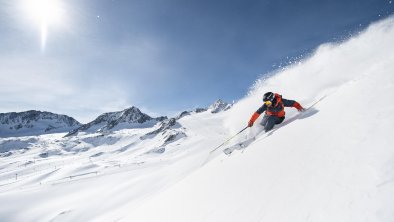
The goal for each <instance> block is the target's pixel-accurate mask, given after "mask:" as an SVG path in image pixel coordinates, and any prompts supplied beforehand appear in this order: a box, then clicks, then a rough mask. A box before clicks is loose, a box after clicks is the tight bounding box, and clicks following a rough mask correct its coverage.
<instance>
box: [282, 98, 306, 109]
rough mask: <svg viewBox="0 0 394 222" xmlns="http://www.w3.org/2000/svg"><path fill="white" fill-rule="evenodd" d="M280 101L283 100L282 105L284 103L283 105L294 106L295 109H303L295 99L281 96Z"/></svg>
mask: <svg viewBox="0 0 394 222" xmlns="http://www.w3.org/2000/svg"><path fill="white" fill-rule="evenodd" d="M282 102H283V105H284V106H285V107H294V108H296V109H297V110H302V109H303V107H302V106H301V105H300V104H299V103H298V102H296V101H294V100H290V99H283V98H282Z"/></svg>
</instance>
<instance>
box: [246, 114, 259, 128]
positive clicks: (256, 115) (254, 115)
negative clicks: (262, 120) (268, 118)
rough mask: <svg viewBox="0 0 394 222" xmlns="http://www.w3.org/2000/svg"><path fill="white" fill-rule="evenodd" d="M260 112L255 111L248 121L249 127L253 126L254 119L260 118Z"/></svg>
mask: <svg viewBox="0 0 394 222" xmlns="http://www.w3.org/2000/svg"><path fill="white" fill-rule="evenodd" d="M259 116H260V114H259V113H258V112H255V113H253V115H252V117H251V118H250V120H249V122H248V127H252V126H253V124H254V121H256V119H257V118H259Z"/></svg>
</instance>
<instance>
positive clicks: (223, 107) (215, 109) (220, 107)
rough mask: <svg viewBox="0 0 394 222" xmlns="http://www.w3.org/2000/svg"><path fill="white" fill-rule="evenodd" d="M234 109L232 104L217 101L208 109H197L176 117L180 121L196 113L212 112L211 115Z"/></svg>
mask: <svg viewBox="0 0 394 222" xmlns="http://www.w3.org/2000/svg"><path fill="white" fill-rule="evenodd" d="M231 107H232V104H229V103H227V102H225V101H223V100H221V99H218V100H216V101H215V102H214V103H213V104H212V105H210V106H208V107H207V108H196V109H194V110H192V111H183V112H181V113H180V114H179V115H177V116H176V117H175V119H180V118H182V117H184V116H189V115H192V114H195V113H202V112H205V111H210V112H211V113H219V112H223V111H227V110H229V109H230V108H231Z"/></svg>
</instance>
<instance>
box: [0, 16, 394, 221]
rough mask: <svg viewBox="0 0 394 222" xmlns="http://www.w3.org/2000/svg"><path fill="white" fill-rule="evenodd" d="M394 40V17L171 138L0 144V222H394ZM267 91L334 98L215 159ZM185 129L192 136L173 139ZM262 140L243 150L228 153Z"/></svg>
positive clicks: (95, 137) (121, 136)
mask: <svg viewBox="0 0 394 222" xmlns="http://www.w3.org/2000/svg"><path fill="white" fill-rule="evenodd" d="M393 39H394V18H393V17H391V18H388V19H385V20H383V21H380V22H378V23H375V24H372V25H371V26H370V27H369V28H368V29H366V30H365V31H364V32H363V33H361V34H360V35H358V36H355V37H353V38H351V39H349V40H348V41H346V42H343V43H341V44H324V45H322V46H320V47H319V48H318V49H317V50H316V52H315V53H314V54H313V55H311V56H310V58H307V59H305V60H303V61H300V62H299V63H297V64H295V65H293V66H290V67H287V69H285V70H281V71H278V72H277V73H275V74H273V75H271V77H270V78H268V79H266V80H264V81H263V80H261V81H257V82H256V84H255V86H254V87H253V89H252V91H251V92H250V93H249V95H247V96H246V97H245V98H244V99H242V100H240V101H238V102H237V103H236V104H234V106H233V107H232V108H231V109H230V110H228V111H225V112H221V113H216V114H212V113H210V112H209V111H207V112H202V113H194V114H192V115H187V116H184V117H183V118H181V119H180V120H178V121H177V122H178V123H179V126H178V127H177V128H176V129H171V130H172V131H171V130H169V131H167V132H166V133H159V134H157V135H153V136H148V137H146V138H144V137H143V136H144V135H146V134H147V133H149V132H152V131H153V130H155V129H157V127H158V126H154V127H153V128H140V129H122V130H118V131H114V132H112V133H107V134H100V133H88V134H83V133H81V134H80V135H78V136H74V137H69V138H62V136H63V135H65V134H64V133H63V134H51V135H42V136H34V137H33V136H31V137H15V138H3V139H0V152H1V153H0V154H1V157H0V160H1V162H0V205H1V206H2V207H1V208H0V218H1V221H11V222H12V221H56V222H57V221H152V222H153V221H171V222H177V221H179V222H184V221H189V222H191V221H199V222H200V221H212V222H217V221H228V222H231V221H234V222H235V221H267V222H271V221H275V222H281V221H283V222H297V221H330V222H332V221H346V222H348V221H357V222H361V221H369V222H370V221H373V222H381V221H382V222H391V221H394V211H393V207H392V206H394V198H393V197H394V150H393V149H392V144H393V143H394V138H393V137H392V136H391V135H392V132H393V125H394V118H392V117H391V116H392V113H393V112H394V105H392V104H391V103H392V102H391V98H394V75H393V72H394V62H393V61H394V53H393V52H394V41H393ZM266 91H275V92H278V93H281V94H282V95H283V97H284V98H287V99H295V100H297V101H299V102H300V103H301V104H303V105H305V106H308V104H313V102H314V101H316V100H318V99H319V98H322V97H323V96H325V95H327V96H326V97H325V98H324V99H323V100H321V101H320V102H319V103H317V104H316V105H315V106H314V107H313V109H311V110H310V111H308V113H306V114H305V115H297V112H296V111H295V109H291V108H286V113H287V115H286V120H285V122H284V123H283V124H282V125H281V126H279V127H278V126H277V127H276V128H275V129H274V130H275V131H272V132H270V133H268V134H264V133H262V134H259V133H260V132H261V131H262V127H261V126H260V125H259V124H257V123H256V124H255V126H254V127H253V128H251V129H248V130H246V131H245V132H244V133H242V134H241V135H239V136H238V137H236V138H234V139H233V140H231V141H230V142H229V143H228V144H226V145H225V146H223V147H222V148H221V149H219V150H218V151H216V152H213V153H212V155H209V152H210V151H211V150H212V149H213V148H215V147H216V146H218V145H219V144H221V143H222V142H223V141H225V140H226V139H227V138H229V137H230V136H231V135H234V134H235V133H236V132H238V131H239V130H240V129H242V128H243V127H244V126H245V124H246V123H247V121H248V120H249V118H250V115H251V114H252V113H253V112H254V111H255V110H256V109H257V108H258V107H259V106H260V105H261V104H260V103H261V102H260V97H261V95H262V94H263V93H264V92H266ZM259 120H260V119H259ZM259 120H258V121H259ZM176 132H182V133H184V135H186V136H179V137H177V136H175V138H176V140H174V141H172V142H170V143H166V142H165V139H166V138H167V137H166V136H169V135H172V134H170V133H176ZM182 135H183V134H182ZM255 135H257V137H256V140H254V141H253V142H252V143H251V144H249V146H247V147H246V149H244V150H243V151H242V152H239V151H235V152H234V153H233V154H231V156H229V157H228V156H225V155H224V154H223V153H222V152H221V151H222V150H223V149H224V148H226V147H229V146H232V145H234V144H237V143H239V142H241V141H243V140H245V139H247V138H251V137H253V136H255ZM207 158H208V162H207V163H206V164H203V166H202V163H204V161H206V160H207ZM10 203H13V204H10Z"/></svg>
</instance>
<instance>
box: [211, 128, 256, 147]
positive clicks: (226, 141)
mask: <svg viewBox="0 0 394 222" xmlns="http://www.w3.org/2000/svg"><path fill="white" fill-rule="evenodd" d="M248 127H249V126H246V127H245V128H243V129H242V130H241V131H239V132H238V133H237V134H235V135H234V136H232V137H230V138H229V139H227V140H226V141H224V142H223V143H222V144H220V145H219V146H218V147H216V148H215V149H213V150H212V151H211V152H209V153H213V152H214V151H215V150H217V149H219V148H220V147H221V146H223V145H224V144H226V143H227V142H228V141H230V140H231V139H232V138H234V137H236V136H238V134H240V133H242V132H243V131H244V130H246V129H247V128H248Z"/></svg>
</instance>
